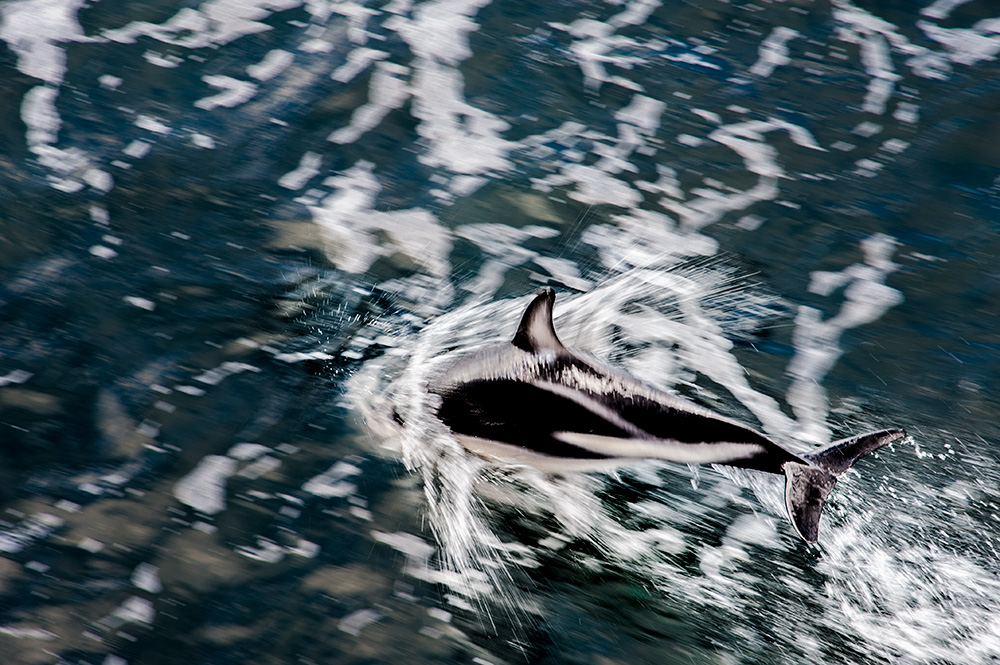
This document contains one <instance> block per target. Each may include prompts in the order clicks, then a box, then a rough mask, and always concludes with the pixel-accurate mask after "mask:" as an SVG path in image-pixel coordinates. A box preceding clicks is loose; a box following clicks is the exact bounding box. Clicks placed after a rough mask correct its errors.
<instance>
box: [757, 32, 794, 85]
mask: <svg viewBox="0 0 1000 665" xmlns="http://www.w3.org/2000/svg"><path fill="white" fill-rule="evenodd" d="M800 36H801V35H800V34H799V32H798V31H797V30H792V29H791V28H786V27H784V26H779V27H777V28H774V29H773V30H771V34H770V35H768V36H767V39H765V40H764V41H763V42H761V44H760V49H759V50H758V54H757V62H755V63H754V64H753V66H752V67H750V73H751V74H753V75H754V76H761V77H764V78H767V77H768V76H770V75H771V74H772V73H774V70H775V69H776V68H778V67H782V66H784V65H787V64H788V63H789V62H791V60H790V59H789V57H788V42H789V41H791V40H792V39H795V38H796V37H800Z"/></svg>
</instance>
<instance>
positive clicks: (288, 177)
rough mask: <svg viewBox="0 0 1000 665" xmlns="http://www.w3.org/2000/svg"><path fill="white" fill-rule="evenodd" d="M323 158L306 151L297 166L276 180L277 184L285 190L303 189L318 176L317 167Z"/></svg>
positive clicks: (316, 153) (315, 153)
mask: <svg viewBox="0 0 1000 665" xmlns="http://www.w3.org/2000/svg"><path fill="white" fill-rule="evenodd" d="M322 163H323V157H322V155H320V154H319V153H318V152H312V151H306V153H305V154H304V155H302V159H300V160H299V165H298V166H297V167H296V168H295V169H294V170H292V171H289V172H288V173H286V174H285V175H283V176H281V178H279V179H278V184H279V185H280V186H281V187H284V188H285V189H292V190H298V189H302V188H303V187H305V186H306V185H307V184H308V183H309V181H310V180H312V179H313V178H315V177H316V176H317V175H319V172H320V171H319V167H320V165H321V164H322Z"/></svg>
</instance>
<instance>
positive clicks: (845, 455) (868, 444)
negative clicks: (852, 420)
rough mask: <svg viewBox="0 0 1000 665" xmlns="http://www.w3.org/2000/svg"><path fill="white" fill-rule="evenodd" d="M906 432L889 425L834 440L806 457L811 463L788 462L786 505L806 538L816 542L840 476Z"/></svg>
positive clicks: (790, 515)
mask: <svg viewBox="0 0 1000 665" xmlns="http://www.w3.org/2000/svg"><path fill="white" fill-rule="evenodd" d="M904 436H906V431H905V430H902V429H886V430H881V431H878V432H870V433H868V434H861V435H858V436H852V437H850V438H847V439H842V440H840V441H835V442H834V443H832V444H830V445H829V446H827V447H826V448H823V449H822V450H819V451H817V452H815V453H813V454H811V455H804V456H803V459H805V460H806V461H808V462H809V464H801V463H799V462H786V463H785V465H784V471H785V508H786V509H787V510H788V516H789V518H790V519H791V520H792V524H793V525H794V526H795V530H796V531H797V532H798V533H799V535H800V536H802V538H803V539H804V540H806V541H807V542H810V543H815V542H816V537H817V536H818V535H819V518H820V515H821V514H822V512H823V505H824V504H825V503H826V499H827V497H829V496H830V492H832V491H833V486H834V485H836V484H837V477H838V476H840V475H841V474H842V473H844V472H845V471H847V470H848V469H850V468H851V466H852V465H853V464H854V463H855V462H857V461H858V460H859V459H861V458H862V457H864V456H865V455H867V454H868V453H870V452H873V451H875V450H878V449H879V448H881V447H882V446H884V445H886V444H888V443H892V442H893V441H896V440H897V439H901V438H903V437H904Z"/></svg>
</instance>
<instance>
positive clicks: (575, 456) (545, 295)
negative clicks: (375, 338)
mask: <svg viewBox="0 0 1000 665" xmlns="http://www.w3.org/2000/svg"><path fill="white" fill-rule="evenodd" d="M554 302H555V292H554V291H553V290H552V289H551V288H548V287H546V288H544V289H542V290H541V291H539V292H538V294H537V295H536V296H535V298H534V300H532V301H531V304H529V305H528V307H527V309H526V310H525V311H524V315H523V316H522V317H521V323H520V325H519V326H518V328H517V333H516V334H515V335H514V338H513V339H512V340H511V342H510V343H509V344H503V345H500V346H497V347H493V348H488V349H484V350H482V351H480V352H477V353H475V354H472V355H471V356H469V357H466V358H463V359H460V360H459V361H458V362H456V363H455V364H453V365H452V366H450V367H448V368H447V369H445V370H444V371H443V372H442V373H440V374H439V375H437V376H436V377H434V378H432V379H431V381H430V382H429V383H428V386H427V389H428V390H429V391H430V392H431V393H434V394H437V395H440V397H441V404H440V406H439V407H438V412H437V414H438V418H440V420H441V421H442V422H443V423H444V424H445V425H447V426H448V427H449V428H450V429H451V430H452V432H454V433H455V435H456V436H457V437H458V438H459V440H460V441H461V442H462V444H463V445H465V446H466V447H467V448H469V449H470V450H472V451H473V452H476V453H478V454H480V455H483V456H485V457H490V458H498V459H501V460H508V461H514V462H519V463H527V464H531V465H534V466H537V467H539V468H542V469H543V470H548V471H554V472H562V471H570V470H586V469H595V468H600V467H602V466H604V467H609V466H613V465H615V464H621V463H624V462H626V461H630V460H631V461H634V460H636V459H661V460H666V461H670V462H681V463H686V464H725V465H728V466H733V467H739V468H744V469H754V470H757V471H764V472H767V473H774V474H779V475H780V474H784V476H785V509H786V510H787V511H788V517H789V520H790V521H791V523H792V526H793V527H794V528H795V531H796V533H798V534H799V536H801V537H802V538H803V539H804V540H806V541H807V542H810V543H815V542H816V539H817V535H818V532H819V520H820V513H821V512H822V510H823V505H824V504H825V503H826V499H827V497H828V496H829V495H830V492H831V491H832V490H833V486H834V485H835V484H836V482H837V477H839V476H840V475H841V474H843V473H844V472H845V471H847V470H848V469H849V468H851V466H852V465H853V464H854V463H855V462H856V461H857V460H858V459H860V458H861V457H863V456H865V455H867V454H868V453H870V452H872V451H875V450H878V449H879V448H881V447H882V446H884V445H886V444H888V443H891V442H893V441H896V440H897V439H900V438H902V437H904V436H906V431H905V430H903V429H886V430H881V431H878V432H870V433H868V434H861V435H858V436H853V437H850V438H847V439H843V440H841V441H836V442H834V443H833V444H831V445H829V446H827V447H825V448H822V449H820V450H818V451H816V452H814V453H811V454H807V455H796V454H795V453H793V452H791V451H789V450H786V449H784V448H782V447H781V446H779V445H778V444H777V443H775V442H774V441H771V440H770V439H768V438H767V437H766V436H764V435H763V434H761V433H760V432H758V431H756V430H754V429H751V428H750V427H747V426H745V425H743V424H741V423H739V422H737V421H735V420H731V419H729V418H725V417H723V416H720V415H718V414H715V413H712V412H711V411H709V410H707V409H703V408H701V407H698V406H695V405H694V404H691V403H689V402H687V401H686V400H683V399H681V398H679V397H675V396H673V395H669V394H667V393H665V392H663V391H661V390H657V389H656V388H654V387H652V386H649V385H647V384H645V383H642V382H640V381H638V380H636V379H634V378H632V377H630V376H628V375H626V374H624V373H622V372H618V371H615V370H613V369H610V368H606V367H599V366H597V365H595V364H594V363H592V362H589V361H587V360H584V359H583V358H581V357H579V356H577V355H576V354H574V353H573V352H572V351H570V350H569V349H567V348H566V347H565V346H563V345H562V342H560V341H559V338H558V336H556V331H555V326H554V325H553V323H552V305H553V303H554Z"/></svg>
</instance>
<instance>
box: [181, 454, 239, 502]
mask: <svg viewBox="0 0 1000 665" xmlns="http://www.w3.org/2000/svg"><path fill="white" fill-rule="evenodd" d="M234 473H236V460H234V459H233V458H231V457H224V456H222V455H207V456H205V457H203V458H202V459H201V461H199V462H198V465H197V466H195V468H194V469H193V470H191V471H190V472H189V473H188V474H187V475H186V476H184V477H182V478H181V479H180V480H178V481H177V483H175V484H174V496H175V497H177V500H178V501H180V502H181V503H183V504H185V505H187V506H190V507H191V508H194V509H195V510H197V511H198V512H201V513H204V514H206V515H215V514H217V513H221V512H222V511H223V510H225V509H226V481H227V480H229V477H230V476H231V475H233V474H234Z"/></svg>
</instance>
